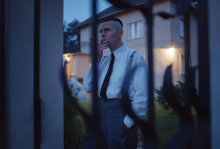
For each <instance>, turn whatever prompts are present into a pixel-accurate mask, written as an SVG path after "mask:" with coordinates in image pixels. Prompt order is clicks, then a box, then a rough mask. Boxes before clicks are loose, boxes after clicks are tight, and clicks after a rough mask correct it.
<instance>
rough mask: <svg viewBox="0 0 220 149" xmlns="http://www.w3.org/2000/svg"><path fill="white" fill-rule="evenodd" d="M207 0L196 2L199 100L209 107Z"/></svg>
mask: <svg viewBox="0 0 220 149" xmlns="http://www.w3.org/2000/svg"><path fill="white" fill-rule="evenodd" d="M207 1H208V0H202V1H199V2H198V49H199V50H198V61H199V99H200V100H201V101H202V102H203V103H204V105H207V106H208V107H209V106H210V101H209V100H210V92H209V90H210V88H209V84H210V82H209V36H208V35H209V33H208V21H209V20H208V2H207Z"/></svg>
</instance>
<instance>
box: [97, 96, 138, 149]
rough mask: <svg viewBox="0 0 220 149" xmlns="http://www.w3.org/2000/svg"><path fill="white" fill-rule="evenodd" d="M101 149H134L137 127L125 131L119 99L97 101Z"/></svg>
mask: <svg viewBox="0 0 220 149" xmlns="http://www.w3.org/2000/svg"><path fill="white" fill-rule="evenodd" d="M98 103H99V107H100V118H99V120H100V121H99V127H101V130H102V141H103V144H104V147H103V149H136V148H137V142H138V136H137V125H133V126H132V127H131V128H130V129H128V130H127V128H126V125H125V124H124V117H125V115H126V113H125V112H123V110H122V106H121V100H120V99H116V98H113V99H99V101H98Z"/></svg>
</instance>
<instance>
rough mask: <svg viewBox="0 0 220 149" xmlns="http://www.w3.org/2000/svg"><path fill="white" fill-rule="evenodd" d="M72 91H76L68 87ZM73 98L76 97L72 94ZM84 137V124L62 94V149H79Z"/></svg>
mask: <svg viewBox="0 0 220 149" xmlns="http://www.w3.org/2000/svg"><path fill="white" fill-rule="evenodd" d="M70 87H71V89H72V91H73V90H78V89H77V88H73V85H70ZM74 95H75V96H76V95H77V93H76V94H74ZM85 135H86V127H85V123H84V121H83V119H82V117H81V116H80V114H79V112H78V111H77V110H76V109H75V108H74V106H72V105H71V103H70V101H69V99H68V98H67V96H66V94H65V93H64V148H65V149H81V148H82V144H83V138H84V137H85Z"/></svg>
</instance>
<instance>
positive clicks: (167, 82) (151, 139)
mask: <svg viewBox="0 0 220 149" xmlns="http://www.w3.org/2000/svg"><path fill="white" fill-rule="evenodd" d="M108 1H109V2H110V3H112V4H113V5H114V6H116V7H119V8H125V9H130V8H132V7H133V6H132V5H131V4H129V3H128V1H123V0H108ZM96 5H97V2H96V0H93V3H92V8H93V9H92V10H93V11H92V12H93V18H92V37H93V43H97V16H96ZM138 9H139V10H140V11H141V12H142V13H143V15H144V17H145V19H146V23H147V43H148V44H147V47H146V49H147V52H148V54H147V55H148V72H149V75H148V105H149V110H148V120H147V121H146V122H144V121H143V120H140V119H139V118H138V117H137V116H136V115H135V114H134V113H133V111H132V109H131V105H130V102H127V101H129V96H128V83H129V81H125V82H124V84H123V89H122V101H123V108H124V110H125V111H126V112H127V113H128V114H129V115H130V116H131V117H132V118H133V119H134V120H135V121H136V123H137V124H138V125H139V126H140V128H141V130H142V132H143V135H144V146H143V148H148V149H156V148H158V146H159V145H158V140H157V135H156V132H155V113H154V96H153V82H154V77H153V74H154V73H153V20H154V17H155V16H156V15H158V16H160V17H162V18H163V19H172V18H175V17H177V16H184V37H185V38H184V49H185V58H186V59H185V93H186V94H185V96H186V106H184V107H183V106H181V105H180V104H179V102H178V100H177V98H176V95H175V91H174V86H173V84H172V72H171V70H172V69H171V68H172V65H171V66H169V67H168V68H167V69H166V71H165V75H164V84H163V87H164V95H165V97H166V99H167V101H168V103H169V104H170V105H171V107H172V109H174V110H175V111H176V113H177V115H178V117H179V128H178V132H177V133H176V135H175V136H174V138H173V139H172V140H171V141H170V142H169V144H168V145H167V147H166V148H170V149H171V148H172V149H180V148H187V149H190V148H193V149H202V148H210V143H209V142H210V141H209V139H210V109H209V102H210V95H209V55H208V51H209V49H208V37H207V36H208V18H207V14H208V13H207V0H203V1H199V5H198V10H197V17H198V39H199V41H198V43H199V47H198V48H199V49H198V57H199V62H198V68H199V96H197V94H196V89H195V71H196V69H197V67H193V68H192V67H191V66H190V27H189V26H190V19H189V14H190V13H189V12H190V11H194V12H196V10H195V8H193V7H192V6H191V0H178V1H177V9H176V12H175V13H174V14H168V13H165V12H157V13H152V1H151V0H146V3H145V5H144V6H143V7H141V8H138ZM93 49H94V50H93V55H92V61H93V64H96V53H97V50H96V49H97V45H96V44H93ZM96 70H97V67H96V65H94V67H93V73H94V74H93V86H94V89H93V108H92V113H93V115H92V116H91V115H87V114H86V112H85V111H83V110H82V109H81V108H80V106H79V105H78V103H77V100H76V99H75V98H74V97H72V96H71V91H70V90H69V89H68V85H67V83H66V82H65V74H64V72H65V67H64V70H63V71H62V72H63V75H62V77H63V82H64V87H65V90H66V91H67V93H68V97H69V99H70V101H71V102H72V104H73V105H74V107H75V108H76V109H77V110H79V112H80V113H81V114H82V116H83V118H84V119H85V121H86V123H87V126H88V137H87V141H86V142H85V145H84V148H86V149H87V148H88V149H99V148H101V147H100V146H101V142H100V141H99V138H100V137H101V136H100V135H99V131H100V130H99V128H98V127H96V126H97V122H98V114H99V113H98V109H99V107H98V104H97V71H96ZM131 74H132V71H131V73H130V74H126V77H125V80H130V79H129V78H130V76H131ZM204 80H206V81H204ZM143 81H144V80H143ZM145 81H147V80H145ZM146 91H147V90H146ZM191 106H193V107H195V109H196V111H197V116H198V124H197V129H196V132H195V135H194V136H193V127H194V124H193V120H192V116H191V108H190V107H191Z"/></svg>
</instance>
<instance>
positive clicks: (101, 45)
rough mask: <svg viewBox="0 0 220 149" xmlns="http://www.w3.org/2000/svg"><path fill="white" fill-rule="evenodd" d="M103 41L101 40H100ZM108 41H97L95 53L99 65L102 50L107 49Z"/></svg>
mask: <svg viewBox="0 0 220 149" xmlns="http://www.w3.org/2000/svg"><path fill="white" fill-rule="evenodd" d="M102 41H103V40H102ZM108 45H109V43H108V41H107V40H104V41H103V42H101V41H99V43H98V51H97V63H100V61H101V59H102V56H103V50H104V49H107V48H108Z"/></svg>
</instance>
